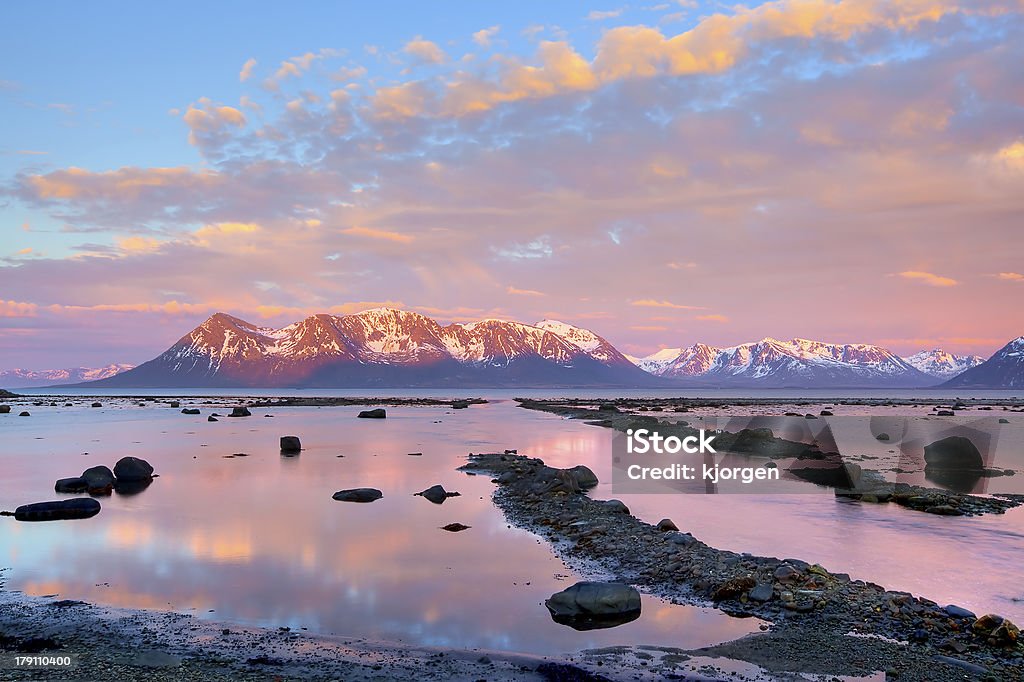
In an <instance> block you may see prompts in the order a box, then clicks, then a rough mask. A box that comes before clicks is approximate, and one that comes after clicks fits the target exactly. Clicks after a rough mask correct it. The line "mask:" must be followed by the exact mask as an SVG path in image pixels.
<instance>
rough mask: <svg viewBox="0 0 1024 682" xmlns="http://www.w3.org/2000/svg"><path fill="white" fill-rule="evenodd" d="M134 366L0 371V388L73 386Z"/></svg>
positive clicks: (110, 375)
mask: <svg viewBox="0 0 1024 682" xmlns="http://www.w3.org/2000/svg"><path fill="white" fill-rule="evenodd" d="M134 366H135V365H122V364H111V365H107V366H106V367H70V368H66V369H42V370H31V369H7V370H0V386H5V387H7V388H31V387H35V386H53V385H55V384H73V383H80V382H83V381H96V380H97V379H106V378H108V377H112V376H114V375H115V374H120V373H121V372H126V371H128V370H129V369H131V368H132V367H134Z"/></svg>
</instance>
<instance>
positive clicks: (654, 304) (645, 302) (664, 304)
mask: <svg viewBox="0 0 1024 682" xmlns="http://www.w3.org/2000/svg"><path fill="white" fill-rule="evenodd" d="M630 305H634V306H638V307H641V308H671V309H673V310H703V309H704V308H703V307H702V306H692V305H679V304H678V303H672V302H671V301H659V300H655V299H653V298H642V299H638V300H635V301H631V302H630Z"/></svg>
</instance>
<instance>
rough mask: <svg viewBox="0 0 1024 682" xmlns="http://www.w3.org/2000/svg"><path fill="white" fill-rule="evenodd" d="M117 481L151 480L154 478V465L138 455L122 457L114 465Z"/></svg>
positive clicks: (119, 482)
mask: <svg viewBox="0 0 1024 682" xmlns="http://www.w3.org/2000/svg"><path fill="white" fill-rule="evenodd" d="M114 477H115V478H116V479H117V483H118V484H121V483H132V482H137V481H149V480H151V479H152V478H153V465H152V464H150V463H149V462H147V461H146V460H144V459H140V458H138V457H122V458H121V459H119V460H117V464H115V465H114Z"/></svg>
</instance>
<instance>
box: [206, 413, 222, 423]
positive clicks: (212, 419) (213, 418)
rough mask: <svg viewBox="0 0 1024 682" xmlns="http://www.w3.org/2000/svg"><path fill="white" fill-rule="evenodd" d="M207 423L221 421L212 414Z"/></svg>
mask: <svg viewBox="0 0 1024 682" xmlns="http://www.w3.org/2000/svg"><path fill="white" fill-rule="evenodd" d="M206 421H208V422H215V421H220V420H219V419H217V418H216V417H214V416H213V415H212V414H211V415H210V416H209V417H207V418H206Z"/></svg>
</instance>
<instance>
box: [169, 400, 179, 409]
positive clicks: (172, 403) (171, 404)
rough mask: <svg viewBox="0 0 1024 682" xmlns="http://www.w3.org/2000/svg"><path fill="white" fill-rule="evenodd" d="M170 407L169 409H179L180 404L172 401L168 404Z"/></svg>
mask: <svg viewBox="0 0 1024 682" xmlns="http://www.w3.org/2000/svg"><path fill="white" fill-rule="evenodd" d="M170 406H171V407H181V403H180V402H178V401H177V400H172V401H171V402H170Z"/></svg>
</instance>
